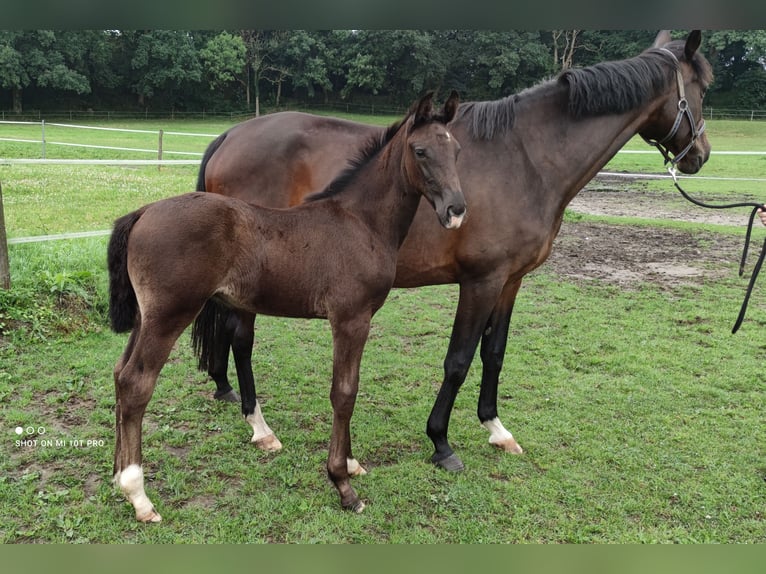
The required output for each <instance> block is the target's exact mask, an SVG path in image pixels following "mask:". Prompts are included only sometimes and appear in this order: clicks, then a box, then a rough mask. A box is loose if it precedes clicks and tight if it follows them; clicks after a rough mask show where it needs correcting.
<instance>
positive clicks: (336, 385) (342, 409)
mask: <svg viewBox="0 0 766 574" xmlns="http://www.w3.org/2000/svg"><path fill="white" fill-rule="evenodd" d="M370 318H371V317H370V316H369V315H365V316H362V317H356V318H354V319H351V320H348V321H342V322H338V321H333V323H332V333H333V373H332V390H331V391H330V402H331V404H332V409H333V420H332V436H331V438H330V449H329V453H328V456H327V474H328V476H329V477H330V480H331V481H332V482H333V484H334V485H335V488H336V489H337V490H338V494H339V495H340V501H341V505H342V506H343V508H346V509H349V510H353V511H354V512H362V510H364V502H362V500H361V499H360V498H359V496H357V494H356V492H355V491H354V489H353V487H352V486H351V482H350V480H349V478H350V474H349V470H350V467H351V465H352V463H351V461H354V462H356V461H355V460H354V458H353V456H352V455H351V416H352V415H353V413H354V404H355V403H356V394H357V391H358V390H359V365H360V364H361V361H362V353H363V351H364V345H365V343H366V342H367V337H368V335H369V333H370ZM357 464H358V463H357Z"/></svg>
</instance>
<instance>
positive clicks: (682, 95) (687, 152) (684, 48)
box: [639, 30, 713, 173]
mask: <svg viewBox="0 0 766 574" xmlns="http://www.w3.org/2000/svg"><path fill="white" fill-rule="evenodd" d="M700 41H701V34H700V31H699V30H694V31H693V32H691V33H690V34H689V35H688V37H687V38H686V40H676V41H671V39H670V35H669V34H668V33H667V32H660V33H659V34H658V35H657V38H656V40H655V41H654V46H652V49H651V50H650V52H653V53H655V54H656V55H657V56H660V57H662V58H664V59H665V60H666V61H667V63H668V65H669V67H670V69H672V70H673V75H674V79H673V80H672V81H671V83H670V84H669V87H668V90H667V96H666V98H665V100H664V103H663V104H662V106H661V107H660V108H659V109H658V111H657V113H656V115H655V117H654V118H653V121H650V123H649V124H648V125H647V127H646V128H645V129H644V130H642V131H641V132H639V133H640V135H641V136H642V137H643V138H644V139H646V140H647V141H648V142H649V143H650V144H652V145H655V146H657V148H658V149H659V150H660V152H662V154H663V155H664V156H665V159H666V163H671V164H672V165H674V166H677V167H678V169H679V170H680V171H682V172H683V173H696V172H697V171H699V170H700V168H701V167H702V165H703V164H704V163H705V162H706V161H707V159H708V157H709V156H710V143H709V142H708V139H707V134H706V133H705V120H704V119H703V117H702V100H703V98H704V97H705V91H706V90H707V88H708V86H709V85H710V83H711V82H712V81H713V74H712V69H711V66H710V64H709V63H708V61H707V60H706V59H705V57H704V56H703V55H702V54H700V53H699V51H698V49H699V46H700ZM671 154H672V156H671Z"/></svg>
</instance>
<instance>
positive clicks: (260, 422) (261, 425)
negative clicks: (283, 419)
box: [245, 402, 282, 451]
mask: <svg viewBox="0 0 766 574" xmlns="http://www.w3.org/2000/svg"><path fill="white" fill-rule="evenodd" d="M245 420H247V422H248V423H250V426H251V427H253V438H251V439H250V442H253V443H255V445H256V446H257V447H258V448H260V449H261V450H266V451H276V450H281V449H282V443H281V442H279V439H278V438H277V435H275V434H274V431H272V430H271V429H270V428H269V425H267V424H266V420H265V419H264V418H263V413H261V403H259V402H256V403H255V411H253V414H251V415H248V416H247V417H245Z"/></svg>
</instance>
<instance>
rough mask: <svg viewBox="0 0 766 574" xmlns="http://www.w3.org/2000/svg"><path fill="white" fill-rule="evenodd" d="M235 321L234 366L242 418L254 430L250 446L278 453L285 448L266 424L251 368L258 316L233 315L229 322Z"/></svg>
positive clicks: (233, 341) (232, 344)
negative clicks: (255, 325)
mask: <svg viewBox="0 0 766 574" xmlns="http://www.w3.org/2000/svg"><path fill="white" fill-rule="evenodd" d="M234 317H236V320H235V321H234V324H235V328H234V333H233V337H232V339H231V349H232V351H233V353H234V365H235V366H236V368H237V379H238V380H239V394H240V395H241V397H242V414H243V415H244V417H245V420H246V421H247V422H248V423H250V426H251V427H253V437H252V438H251V439H250V442H252V443H255V446H257V447H258V448H260V449H261V450H265V451H277V450H280V449H281V448H282V443H281V442H279V439H278V438H277V437H276V435H275V434H274V432H273V431H272V430H271V429H270V428H269V425H268V424H266V421H265V419H264V418H263V414H262V413H261V405H260V404H259V403H258V398H257V396H256V393H255V378H254V377H253V364H252V354H253V340H254V324H255V315H253V314H252V313H246V312H239V313H232V314H231V317H230V318H234Z"/></svg>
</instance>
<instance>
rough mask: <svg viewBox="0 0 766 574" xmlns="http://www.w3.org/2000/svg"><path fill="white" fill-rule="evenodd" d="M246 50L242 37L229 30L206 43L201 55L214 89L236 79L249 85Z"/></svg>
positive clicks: (243, 84)
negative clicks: (230, 32) (246, 69)
mask: <svg viewBox="0 0 766 574" xmlns="http://www.w3.org/2000/svg"><path fill="white" fill-rule="evenodd" d="M246 52H247V50H246V48H245V42H244V41H243V40H242V37H241V36H234V35H233V34H229V33H228V32H221V33H220V34H218V35H217V36H214V37H213V38H211V39H210V40H208V41H207V42H206V43H205V46H204V47H203V48H202V49H201V50H200V52H199V57H200V61H201V62H202V65H203V67H204V70H205V75H206V77H207V78H208V83H209V85H210V87H211V88H212V89H216V88H220V87H223V86H225V85H226V84H228V83H231V82H234V81H237V82H239V83H240V84H242V86H243V87H246V86H247V73H246V71H245V62H246V61H245V56H246Z"/></svg>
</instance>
